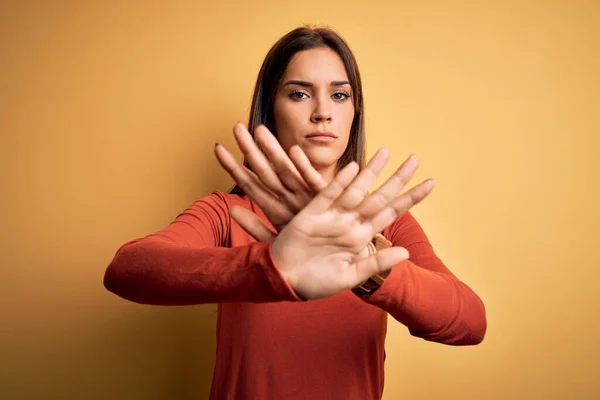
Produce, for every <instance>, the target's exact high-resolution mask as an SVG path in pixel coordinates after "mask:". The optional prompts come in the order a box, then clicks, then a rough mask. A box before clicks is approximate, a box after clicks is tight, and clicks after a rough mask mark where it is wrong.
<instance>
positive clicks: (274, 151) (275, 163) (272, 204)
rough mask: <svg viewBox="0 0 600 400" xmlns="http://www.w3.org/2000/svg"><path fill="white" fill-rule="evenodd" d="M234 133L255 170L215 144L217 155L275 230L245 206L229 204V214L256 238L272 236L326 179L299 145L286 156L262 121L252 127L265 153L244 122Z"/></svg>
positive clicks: (271, 237) (318, 190)
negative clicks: (259, 124)
mask: <svg viewBox="0 0 600 400" xmlns="http://www.w3.org/2000/svg"><path fill="white" fill-rule="evenodd" d="M233 133H234V136H235V140H236V142H237V144H238V146H239V148H240V150H241V151H242V153H243V154H244V156H245V158H246V160H248V164H249V165H250V167H251V168H252V170H253V171H254V172H252V171H251V170H250V169H248V168H247V167H245V166H244V165H240V164H239V163H238V162H237V160H236V159H235V157H234V156H233V155H232V154H231V153H230V152H229V151H228V150H227V149H226V148H225V147H224V146H222V145H220V144H217V145H216V146H215V154H216V156H217V159H218V160H219V163H220V164H221V166H222V167H223V168H224V169H225V170H226V171H227V172H228V173H229V175H231V177H232V178H233V179H234V181H235V182H236V184H237V185H238V186H240V188H241V189H242V190H243V191H244V192H245V193H246V194H247V195H248V196H249V197H250V198H251V199H252V200H254V202H255V203H256V204H257V205H258V206H259V207H260V208H261V209H262V210H263V212H264V213H265V216H266V217H267V218H268V219H269V221H270V222H271V223H272V224H273V226H274V227H275V229H276V230H277V232H273V231H272V230H271V229H269V227H267V225H266V224H265V223H264V222H263V221H262V220H261V219H260V218H259V217H258V216H257V215H256V214H254V213H253V212H252V211H250V210H248V209H246V208H244V207H238V206H235V207H232V208H231V209H230V210H229V214H230V215H231V217H232V218H233V219H234V220H235V221H236V222H237V223H238V224H240V226H241V227H242V228H243V229H244V230H246V231H247V232H248V233H249V234H250V235H252V236H253V237H254V238H255V239H256V240H258V241H268V240H271V239H273V238H274V237H275V236H277V234H278V233H279V232H280V231H281V230H282V229H283V228H284V227H285V226H286V225H287V223H288V222H289V221H291V220H292V218H294V216H295V215H296V214H297V213H298V212H299V211H300V210H302V209H303V208H304V207H305V206H306V205H307V204H308V203H309V202H310V201H311V200H312V199H313V197H314V196H315V195H316V194H318V193H319V192H320V191H321V190H322V189H323V188H325V187H326V186H327V182H325V180H324V179H323V177H322V176H321V174H319V173H318V172H317V171H316V170H315V169H314V168H313V167H312V165H311V163H310V161H309V160H308V158H307V157H306V154H304V152H303V151H302V149H301V148H300V146H298V145H295V146H292V147H291V148H290V151H289V157H288V155H287V154H286V153H285V151H284V150H283V148H282V147H281V145H280V144H279V141H277V139H276V138H275V136H273V134H272V133H271V132H270V131H269V130H268V129H267V128H266V127H265V126H262V125H261V126H259V127H257V128H256V130H255V131H254V135H255V137H256V139H257V141H258V143H259V144H260V146H261V147H262V149H263V151H264V153H263V151H261V150H260V149H259V148H258V146H257V145H256V143H255V142H254V140H253V138H252V135H250V132H248V130H247V129H246V127H245V126H244V125H243V124H241V123H238V124H236V125H235V127H234V128H233ZM299 169H300V170H301V171H302V174H300V173H299ZM303 176H304V177H305V178H306V179H304V178H302V177H303Z"/></svg>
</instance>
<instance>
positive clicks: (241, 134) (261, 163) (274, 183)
mask: <svg viewBox="0 0 600 400" xmlns="http://www.w3.org/2000/svg"><path fill="white" fill-rule="evenodd" d="M233 136H234V137H235V141H236V142H237V144H238V147H239V148H240V150H241V151H242V153H243V154H244V158H245V159H246V160H247V161H248V164H249V165H250V167H251V168H252V171H254V173H255V176H256V177H258V179H259V180H260V181H261V182H262V183H263V184H264V185H265V186H266V187H267V188H269V190H271V191H272V192H273V193H275V194H276V195H277V196H281V195H283V194H284V193H285V192H286V191H287V189H286V188H285V187H284V185H283V183H282V182H281V181H280V179H279V177H278V176H277V174H276V173H275V171H274V170H273V167H272V166H271V164H269V161H268V160H267V158H266V157H265V155H264V154H263V153H262V152H261V151H260V149H259V148H258V146H257V145H256V143H255V142H254V139H253V138H252V135H250V132H248V130H247V129H246V127H245V126H244V125H243V124H241V123H237V124H235V126H234V128H233Z"/></svg>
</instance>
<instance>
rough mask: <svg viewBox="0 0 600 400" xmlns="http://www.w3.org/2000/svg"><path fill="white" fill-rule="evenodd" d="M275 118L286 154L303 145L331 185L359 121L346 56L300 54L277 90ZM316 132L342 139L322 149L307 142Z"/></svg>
mask: <svg viewBox="0 0 600 400" xmlns="http://www.w3.org/2000/svg"><path fill="white" fill-rule="evenodd" d="M274 115H275V131H276V134H277V137H278V139H279V142H280V144H281V147H283V149H284V151H285V152H286V153H287V152H289V150H290V148H291V147H292V146H294V145H298V146H299V147H300V148H301V149H302V150H303V152H304V153H305V154H306V156H307V157H308V160H309V161H310V163H311V165H312V166H313V167H314V168H315V169H316V170H317V171H318V172H319V174H321V176H322V177H323V179H324V180H325V182H327V183H329V182H331V181H332V180H333V177H334V176H335V170H336V166H337V162H338V160H339V158H340V157H341V156H342V154H344V151H345V150H346V147H347V146H348V140H349V137H350V129H351V127H352V121H353V119H354V103H353V100H352V87H351V85H350V83H349V79H348V74H347V73H346V68H345V67H344V63H343V61H342V59H341V58H340V56H339V55H338V54H337V53H336V52H335V51H333V50H331V49H329V48H316V49H310V50H305V51H301V52H298V53H296V54H295V55H294V57H293V58H292V60H291V61H290V63H289V65H288V67H287V69H286V71H285V73H284V75H283V78H282V79H281V82H280V84H279V87H278V89H277V92H276V95H275V101H274ZM315 131H319V132H323V131H328V132H331V133H332V134H334V135H335V136H336V138H335V139H334V140H333V141H332V142H330V143H316V142H315V141H311V140H310V139H308V138H307V137H306V135H308V134H311V133H313V132H315Z"/></svg>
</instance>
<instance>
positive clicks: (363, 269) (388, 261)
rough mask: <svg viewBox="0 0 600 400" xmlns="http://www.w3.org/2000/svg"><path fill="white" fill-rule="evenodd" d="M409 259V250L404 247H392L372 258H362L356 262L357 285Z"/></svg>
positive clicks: (380, 251)
mask: <svg viewBox="0 0 600 400" xmlns="http://www.w3.org/2000/svg"><path fill="white" fill-rule="evenodd" d="M408 258H409V254H408V250H406V249H405V248H404V247H390V248H387V249H383V250H379V251H378V252H377V253H375V254H373V255H372V256H369V257H365V258H361V259H360V260H356V261H355V262H354V268H355V269H356V270H355V271H356V277H357V279H358V281H357V282H356V285H358V284H359V283H361V282H364V281H365V280H367V279H369V278H370V277H371V276H373V275H375V274H380V273H382V272H385V271H387V270H389V269H391V268H393V267H395V266H396V265H398V264H400V263H401V262H402V261H406V260H408Z"/></svg>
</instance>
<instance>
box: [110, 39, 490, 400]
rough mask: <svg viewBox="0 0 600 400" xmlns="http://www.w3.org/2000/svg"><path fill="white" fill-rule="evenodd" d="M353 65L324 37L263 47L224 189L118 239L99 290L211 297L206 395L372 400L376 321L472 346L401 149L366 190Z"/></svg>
mask: <svg viewBox="0 0 600 400" xmlns="http://www.w3.org/2000/svg"><path fill="white" fill-rule="evenodd" d="M363 110H364V108H363V97H362V89H361V80H360V74H359V71H358V66H357V64H356V61H355V59H354V56H353V54H352V53H351V51H350V49H349V48H348V46H347V44H346V43H345V42H344V41H343V40H342V38H340V36H338V35H337V34H336V33H335V32H333V31H331V30H329V29H325V28H320V29H312V28H298V29H295V30H293V31H291V32H289V33H288V34H286V35H285V36H284V37H282V38H281V39H280V40H279V41H278V42H277V43H276V44H275V45H274V46H273V48H272V49H271V50H270V51H269V53H268V55H267V56H266V58H265V60H264V63H263V65H262V68H261V70H260V72H259V75H258V79H257V82H256V87H255V91H254V97H253V101H252V109H251V112H250V120H249V126H248V130H246V128H245V127H244V126H243V125H242V124H237V125H236V126H235V128H234V135H235V138H236V141H237V143H238V145H239V147H240V149H241V150H242V152H243V154H244V165H239V164H238V163H237V162H236V160H235V158H234V157H233V156H232V155H231V153H229V152H228V151H227V150H226V149H225V148H224V147H223V146H221V145H216V146H215V153H216V156H217V158H218V160H219V162H220V163H221V165H222V166H223V167H224V168H225V169H226V170H227V171H228V173H229V174H230V175H231V176H232V178H233V179H234V180H235V182H236V183H237V185H236V186H235V187H234V188H233V189H232V191H231V192H230V193H221V192H213V193H211V194H210V195H208V196H206V197H204V198H202V199H200V200H198V201H196V202H195V203H194V204H192V205H191V206H190V207H189V208H188V209H187V210H185V211H184V212H183V213H181V214H180V215H179V216H178V217H177V218H176V219H175V221H173V222H172V223H171V224H170V225H169V226H168V227H166V228H164V229H162V230H161V231H159V232H156V233H153V234H151V235H148V236H146V237H143V238H138V239H136V240H132V241H130V242H128V243H126V244H124V245H123V246H122V247H121V248H120V249H119V250H118V251H117V253H116V255H115V257H114V259H113V261H112V262H111V264H110V265H109V266H108V269H107V271H106V275H105V280H104V283H105V286H106V288H107V289H108V290H110V291H111V292H113V293H115V294H117V295H119V296H121V297H123V298H125V299H128V300H131V301H135V302H139V303H144V304H161V305H183V304H200V303H218V304H219V305H218V320H217V335H218V340H217V359H216V365H215V369H214V376H213V384H212V390H211V399H286V400H293V399H328V400H329V399H344V400H352V399H356V400H365V399H380V398H381V396H382V393H383V383H384V376H383V371H384V360H385V350H384V342H385V335H386V327H387V325H386V324H387V315H388V314H390V315H391V316H392V317H393V318H394V319H396V320H397V321H398V322H400V323H402V324H404V325H405V326H407V328H408V330H409V332H410V334H412V335H413V336H416V337H420V338H423V339H425V340H429V341H435V342H439V343H444V344H449V345H473V344H477V343H479V342H481V341H482V340H483V337H484V335H485V330H486V316H485V309H484V305H483V303H482V302H481V300H480V298H479V297H478V296H477V295H476V294H475V293H474V292H473V291H472V290H471V289H470V288H469V287H468V286H467V285H466V284H464V283H463V282H461V281H460V280H459V279H457V278H456V277H455V276H454V275H453V274H452V273H451V272H450V271H449V270H448V269H447V268H446V266H445V265H444V264H443V263H442V261H441V260H440V259H439V258H438V257H437V256H436V255H435V253H434V251H433V249H432V247H431V245H430V243H429V241H428V239H427V237H426V235H425V233H424V232H423V230H422V229H421V227H420V226H419V224H418V223H417V221H416V220H415V219H414V218H413V216H412V215H411V214H410V213H409V209H410V208H411V207H412V206H414V205H415V204H417V203H419V202H420V201H421V200H423V199H424V198H425V197H426V196H427V195H428V194H429V192H430V191H431V189H432V182H431V181H430V180H428V181H425V182H423V183H421V184H419V185H416V186H415V187H413V188H412V189H410V190H408V191H406V192H405V193H404V194H402V195H398V194H399V192H400V191H401V190H402V189H403V188H404V186H405V185H406V184H407V183H408V181H409V180H410V179H411V177H412V175H413V174H414V172H415V170H416V168H417V163H418V162H417V159H416V157H414V156H411V157H410V158H409V159H408V160H406V161H405V162H404V163H403V164H402V165H401V166H400V168H399V169H398V170H397V171H396V172H395V173H394V174H393V175H392V176H391V177H390V178H389V179H388V180H387V181H386V182H385V183H384V184H383V185H381V186H380V187H379V188H378V189H377V190H375V191H373V192H369V189H370V186H371V184H372V183H373V182H374V180H375V179H376V178H377V176H378V175H379V174H380V172H381V171H382V169H383V167H384V165H385V163H386V162H387V159H388V151H387V150H386V149H385V148H383V149H380V150H379V151H378V152H377V153H376V154H375V156H374V157H373V158H372V159H371V160H370V161H369V163H368V164H367V165H365V163H364V158H365V154H364V153H365V136H364V112H363Z"/></svg>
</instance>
